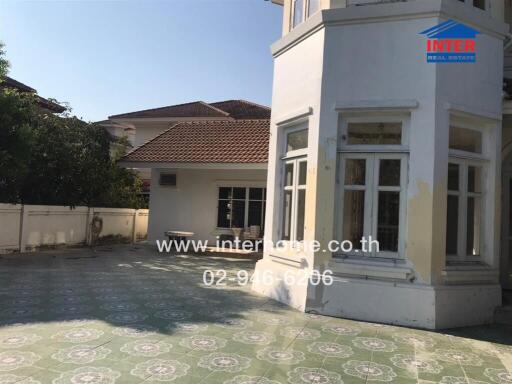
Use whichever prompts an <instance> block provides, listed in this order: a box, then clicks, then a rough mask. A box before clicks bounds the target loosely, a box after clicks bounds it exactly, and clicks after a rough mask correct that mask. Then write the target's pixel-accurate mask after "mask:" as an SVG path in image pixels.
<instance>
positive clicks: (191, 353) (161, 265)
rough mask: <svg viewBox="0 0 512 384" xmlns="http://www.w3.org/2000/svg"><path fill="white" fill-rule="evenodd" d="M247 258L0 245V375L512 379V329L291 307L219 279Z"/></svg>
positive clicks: (271, 382) (108, 379)
mask: <svg viewBox="0 0 512 384" xmlns="http://www.w3.org/2000/svg"><path fill="white" fill-rule="evenodd" d="M253 267H254V262H253V261H250V260H243V259H237V260H235V259H229V260H228V259H225V258H220V257H209V256H190V255H182V256H169V255H166V254H163V255H162V254H158V253H157V252H156V251H154V250H152V249H150V248H149V247H146V246H116V247H102V248H98V249H97V250H96V252H93V251H91V250H89V249H81V250H62V251H46V252H41V253H38V254H33V255H30V256H28V257H27V256H10V257H2V258H0V281H1V282H2V284H1V286H0V383H31V384H35V383H38V382H39V383H43V384H44V383H55V384H65V383H66V384H67V383H73V384H80V383H87V384H91V383H101V384H107V383H114V382H117V383H123V384H124V383H141V382H173V383H207V384H213V383H224V384H238V383H246V384H249V383H251V384H256V383H258V384H278V383H281V384H285V383H291V384H306V383H323V384H335V383H336V384H341V383H366V382H369V381H380V382H394V383H416V382H421V383H427V382H434V383H446V384H458V383H461V384H462V383H468V384H478V383H482V382H487V383H503V384H504V383H512V347H511V345H512V329H510V328H507V327H504V326H502V327H500V326H488V327H477V328H470V329H463V330H457V331H454V332H450V333H435V332H427V331H419V330H413V329H407V328H399V327H392V326H382V325H378V324H371V323H363V322H357V321H350V320H343V319H334V318H328V317H321V316H316V315H311V314H303V313H299V312H296V311H294V310H291V309H289V308H287V307H284V306H282V305H280V304H279V303H277V302H274V301H271V300H269V299H267V298H263V297H259V296H256V295H254V294H252V293H251V292H250V289H249V287H248V286H246V287H240V286H239V285H238V283H237V282H236V281H230V280H229V278H234V277H235V276H236V272H237V271H238V270H240V269H243V270H248V271H252V269H253ZM206 269H210V270H213V271H215V270H219V269H225V270H226V271H227V272H228V279H226V280H227V286H226V287H211V288H208V287H206V286H205V285H204V284H203V282H202V275H203V271H204V270H206ZM507 369H508V371H507Z"/></svg>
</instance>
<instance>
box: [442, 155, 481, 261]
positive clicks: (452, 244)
mask: <svg viewBox="0 0 512 384" xmlns="http://www.w3.org/2000/svg"><path fill="white" fill-rule="evenodd" d="M482 191H483V168H482V165H480V164H477V163H472V162H471V161H467V160H455V159H451V160H450V163H449V164H448V204H447V215H446V216H447V217H446V254H447V255H448V256H449V257H448V259H449V260H450V259H451V260H454V259H455V260H462V261H463V260H465V259H468V258H472V257H479V256H480V254H481V241H482V240H481V239H482V228H483V226H482V218H483V215H482V201H483V199H482V197H483V195H482Z"/></svg>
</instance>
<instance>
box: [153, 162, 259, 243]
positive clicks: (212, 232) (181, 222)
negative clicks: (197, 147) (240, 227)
mask: <svg viewBox="0 0 512 384" xmlns="http://www.w3.org/2000/svg"><path fill="white" fill-rule="evenodd" d="M161 172H166V173H176V175H177V176H176V178H177V181H176V184H177V186H176V187H168V186H161V185H159V176H160V173H161ZM266 180H267V171H266V170H250V169H247V170H241V169H237V170H228V169H226V170H219V169H174V170H173V169H152V172H151V195H150V200H149V212H150V215H149V243H150V244H153V245H154V244H155V241H156V240H158V239H160V240H163V239H166V237H165V235H164V232H166V231H170V230H175V231H178V230H180V231H188V232H194V233H195V236H194V237H193V239H194V240H203V241H204V240H208V242H212V243H214V242H215V241H216V236H217V235H220V234H223V233H226V234H232V232H231V231H226V230H217V199H218V187H221V186H233V187H234V186H238V187H260V188H261V187H265V185H266ZM212 245H213V244H212Z"/></svg>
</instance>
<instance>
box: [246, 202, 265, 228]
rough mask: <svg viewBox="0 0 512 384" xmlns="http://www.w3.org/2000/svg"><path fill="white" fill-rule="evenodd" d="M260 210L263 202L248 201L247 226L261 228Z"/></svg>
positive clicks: (261, 217)
mask: <svg viewBox="0 0 512 384" xmlns="http://www.w3.org/2000/svg"><path fill="white" fill-rule="evenodd" d="M262 210H263V202H262V201H250V202H249V217H248V218H247V220H248V221H247V224H248V225H249V226H251V225H259V226H260V227H261V224H262V222H263V221H262V219H263V215H262Z"/></svg>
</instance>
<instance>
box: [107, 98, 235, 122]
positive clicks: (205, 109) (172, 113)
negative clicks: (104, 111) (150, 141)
mask: <svg viewBox="0 0 512 384" xmlns="http://www.w3.org/2000/svg"><path fill="white" fill-rule="evenodd" d="M144 117H228V114H227V113H226V112H224V111H221V110H220V109H217V108H215V107H212V106H211V105H208V104H206V103H204V102H202V101H194V102H192V103H186V104H178V105H169V106H167V107H161V108H152V109H145V110H142V111H136V112H129V113H122V114H120V115H113V116H109V119H121V118H144Z"/></svg>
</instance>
